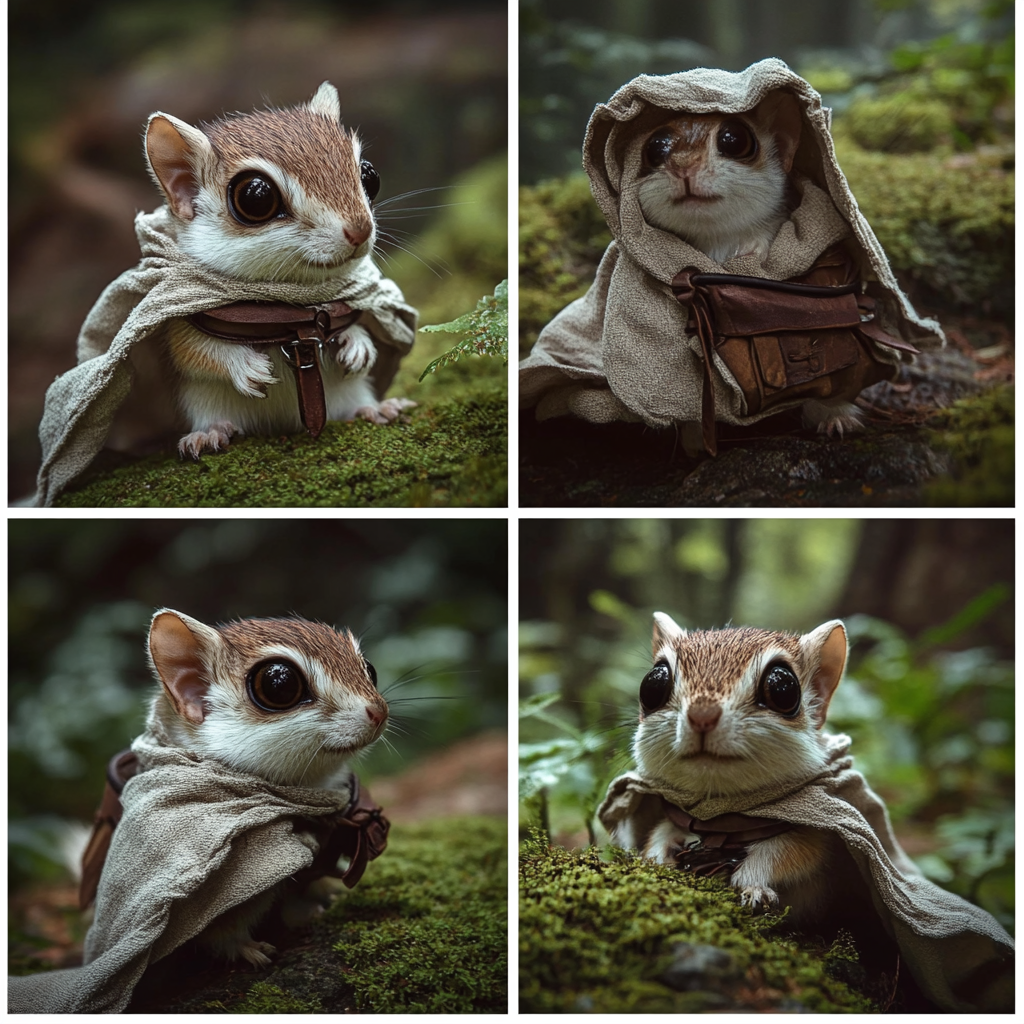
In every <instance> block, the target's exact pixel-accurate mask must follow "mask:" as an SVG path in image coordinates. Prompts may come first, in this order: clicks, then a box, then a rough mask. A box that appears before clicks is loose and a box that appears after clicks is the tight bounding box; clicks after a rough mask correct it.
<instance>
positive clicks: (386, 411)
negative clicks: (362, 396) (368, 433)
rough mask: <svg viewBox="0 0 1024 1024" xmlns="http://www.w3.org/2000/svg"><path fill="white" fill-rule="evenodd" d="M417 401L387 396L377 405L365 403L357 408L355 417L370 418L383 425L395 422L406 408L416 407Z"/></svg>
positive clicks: (371, 420) (373, 421)
mask: <svg viewBox="0 0 1024 1024" xmlns="http://www.w3.org/2000/svg"><path fill="white" fill-rule="evenodd" d="M415 407H416V403H415V402H414V401H412V400H411V399H409V398H385V399H384V401H383V402H377V403H376V404H375V405H364V406H361V407H360V408H358V409H356V413H355V418H356V419H359V420H369V421H370V422H371V423H379V424H381V425H382V426H383V425H386V424H388V423H394V421H395V420H397V419H398V418H399V417H400V416H401V415H402V413H403V412H404V411H405V410H406V409H414V408H415Z"/></svg>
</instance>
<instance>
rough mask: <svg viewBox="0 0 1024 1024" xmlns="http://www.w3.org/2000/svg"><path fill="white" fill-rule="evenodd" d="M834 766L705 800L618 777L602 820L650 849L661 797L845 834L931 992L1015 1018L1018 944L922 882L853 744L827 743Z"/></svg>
mask: <svg viewBox="0 0 1024 1024" xmlns="http://www.w3.org/2000/svg"><path fill="white" fill-rule="evenodd" d="M824 740H825V742H826V752H827V754H828V762H827V764H826V766H825V768H824V769H823V770H821V771H820V772H819V773H817V774H815V775H813V776H811V777H808V778H805V779H801V780H797V781H796V782H787V783H785V784H778V783H772V782H770V781H767V782H766V784H765V786H764V787H763V788H761V789H759V790H756V791H753V792H748V793H743V794H741V795H736V796H730V797H706V796H701V795H699V794H696V793H686V792H681V791H679V790H675V789H673V788H671V787H670V786H668V785H667V784H666V783H664V782H662V781H660V780H657V779H643V778H641V777H640V776H639V775H637V774H636V773H633V772H630V773H627V774H625V775H620V776H619V777H618V778H617V779H614V780H613V781H612V782H611V784H610V785H609V787H608V792H607V794H606V796H605V799H604V803H602V805H601V807H600V809H599V810H598V819H599V820H600V822H601V824H602V825H603V826H604V827H605V828H606V829H607V830H608V832H609V833H610V834H611V836H612V838H613V840H614V842H615V843H616V845H618V846H623V847H626V848H638V849H642V848H643V846H644V844H645V841H646V839H647V837H648V836H649V835H650V833H651V831H652V830H653V829H654V828H655V826H656V825H658V824H659V823H660V822H661V821H664V820H666V815H665V811H664V808H663V804H662V800H661V798H662V797H664V798H665V799H666V800H668V801H669V802H670V803H672V804H675V805H676V806H677V807H680V808H682V809H683V810H684V811H685V812H686V813H688V814H691V815H693V816H694V817H695V818H699V819H703V820H706V819H709V818H714V817H716V816H717V815H719V814H729V813H742V814H749V815H751V816H753V817H756V818H770V819H772V820H775V821H784V822H790V823H791V824H794V825H806V826H809V827H811V828H815V829H821V830H823V831H826V832H832V833H834V834H835V835H837V836H838V837H839V838H840V839H841V840H842V842H843V843H844V845H845V846H846V849H847V850H848V851H849V853H850V855H851V857H852V858H853V861H854V863H855V864H856V865H857V869H858V871H859V872H860V874H861V877H862V878H863V879H864V881H865V883H866V885H867V888H868V891H869V892H870V893H871V899H872V903H873V904H874V908H875V911H876V913H877V914H878V916H879V918H880V919H881V921H882V924H883V926H884V927H885V930H886V931H887V932H888V933H889V935H891V936H892V938H893V939H894V940H895V941H896V943H897V945H898V946H899V949H900V954H901V956H902V957H903V961H904V963H905V964H906V966H907V968H908V969H909V970H910V972H911V974H912V975H913V976H914V979H915V980H916V981H917V983H918V985H919V986H920V987H921V990H922V991H923V992H924V994H925V995H926V996H927V997H928V998H929V999H930V1000H931V1001H932V1002H934V1003H935V1004H936V1005H937V1006H939V1007H940V1008H942V1009H944V1010H950V1011H958V1012H962V1013H973V1012H994V1013H998V1012H1009V1011H1012V1010H1013V995H1014V987H1013V984H1014V982H1013V965H1014V956H1013V949H1014V945H1013V940H1012V939H1011V938H1010V936H1009V935H1008V934H1007V933H1006V931H1005V929H1004V928H1003V927H1002V926H1001V925H1000V924H999V923H998V922H997V921H996V920H995V918H994V917H992V915H991V914H989V913H988V912H987V911H985V910H982V909H981V908H980V907H976V906H975V905H974V904H973V903H968V902H967V901H966V900H964V899H962V898H961V897H959V896H956V895H954V894H953V893H951V892H947V891H946V890H945V889H941V888H940V887H939V886H937V885H935V884H934V883H933V882H930V881H928V879H926V878H924V877H923V876H922V875H921V873H920V871H919V870H918V869H917V867H916V866H915V865H914V863H913V861H911V860H910V858H909V857H908V856H907V855H906V854H905V853H904V852H903V850H902V848H901V847H900V845H899V843H898V842H897V840H896V837H895V835H894V834H893V831H892V826H891V825H890V823H889V814H888V811H887V810H886V807H885V804H884V803H883V801H882V800H881V798H880V797H879V796H878V795H877V794H876V793H874V792H873V791H872V790H871V788H870V787H869V786H868V784H867V781H866V780H865V779H864V776H863V775H861V774H860V772H858V771H854V770H853V758H852V757H850V756H849V749H850V737H849V736H841V735H839V736H831V735H826V736H825V737H824Z"/></svg>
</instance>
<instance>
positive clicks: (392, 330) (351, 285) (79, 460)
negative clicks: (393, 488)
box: [32, 205, 416, 505]
mask: <svg viewBox="0 0 1024 1024" xmlns="http://www.w3.org/2000/svg"><path fill="white" fill-rule="evenodd" d="M177 230H178V222H177V221H176V219H175V218H174V216H173V215H172V214H171V212H170V210H168V208H167V206H166V205H165V206H161V207H160V208H159V209H157V210H155V211H154V212H153V213H148V214H147V213H140V214H139V215H138V216H137V217H136V218H135V233H136V235H137V237H138V239H139V245H140V247H141V249H142V260H141V261H140V262H139V263H138V264H137V265H136V266H135V267H133V268H132V269H131V270H127V271H125V273H123V274H122V275H121V276H120V277H118V278H117V279H116V280H114V281H113V282H112V283H111V284H110V285H108V286H107V288H106V289H105V290H104V291H103V293H102V294H101V295H100V297H99V299H98V300H97V302H96V305H95V306H93V308H92V311H91V312H90V313H89V315H88V316H87V317H86V319H85V323H84V324H83V325H82V330H81V333H80V334H79V337H78V365H77V366H75V367H74V368H73V369H71V370H68V371H67V373H64V374H61V375H60V376H59V377H58V378H57V379H56V380H55V381H54V382H53V383H52V384H51V385H50V387H49V389H48V390H47V392H46V404H45V407H44V409H43V418H42V422H41V423H40V424H39V440H40V442H41V443H42V449H43V459H42V466H41V467H40V470H39V476H38V480H37V491H36V495H35V498H34V499H33V502H32V503H33V504H34V505H52V504H53V502H54V499H55V498H56V497H57V496H58V495H59V494H60V493H61V491H63V490H64V488H65V487H66V486H67V485H68V484H69V483H70V482H71V481H72V480H73V479H74V478H75V477H76V476H78V474H79V473H81V472H82V471H83V470H84V469H85V468H86V467H87V466H88V465H89V463H90V462H92V460H93V459H94V458H95V457H96V455H97V454H98V453H99V451H100V449H101V448H102V447H103V446H104V442H105V441H106V440H107V436H108V434H109V432H110V430H111V426H112V424H113V422H114V417H115V415H116V413H117V412H118V409H119V408H120V407H121V405H122V403H124V402H125V399H126V398H127V397H128V395H129V392H130V391H131V389H132V386H133V376H134V374H133V366H132V365H131V364H132V363H133V362H136V360H137V357H139V356H140V343H141V342H143V341H144V340H145V339H146V338H148V337H150V336H151V335H154V334H155V333H156V332H157V331H158V330H159V328H160V327H161V325H162V324H163V323H164V322H165V321H167V320H169V319H171V318H173V317H185V316H190V315H191V314H193V313H201V312H203V311H205V310H208V309H215V308H217V307H218V306H224V305H227V304H228V303H232V302H246V301H265V302H289V303H292V304H294V305H300V306H305V305H312V304H314V303H318V302H330V301H333V300H335V299H342V300H344V301H345V302H347V303H348V304H349V305H350V306H351V307H352V308H353V309H359V310H362V311H363V315H362V316H361V317H360V319H359V321H358V322H359V323H360V324H361V325H362V326H363V327H365V328H366V329H367V330H368V331H369V333H370V334H371V335H372V336H373V340H374V342H375V344H376V347H377V361H376V363H375V365H374V368H373V371H372V373H371V376H372V377H373V381H374V384H375V386H376V391H377V394H378V396H383V394H384V392H385V391H386V390H387V388H388V387H389V386H390V384H391V381H392V380H393V379H394V375H395V371H396V370H397V369H398V363H399V360H400V359H401V357H402V356H403V355H404V354H405V353H406V352H407V351H408V350H409V349H410V348H411V347H412V343H413V339H414V337H415V333H416V310H414V309H413V308H412V307H411V306H409V305H407V304H406V303H405V301H404V299H403V297H402V293H401V291H400V290H399V288H398V286H397V285H396V284H395V283H394V281H391V280H390V279H389V278H386V277H384V276H383V274H382V273H381V272H380V270H379V269H378V267H377V266H376V265H375V264H374V262H373V260H372V259H371V258H370V256H369V255H365V256H361V257H357V258H356V259H353V260H351V261H349V262H348V263H347V264H346V265H345V266H344V267H343V268H342V269H341V271H340V273H339V274H338V275H337V276H335V277H332V278H330V279H329V280H327V281H324V282H321V283H318V284H314V285H300V284H292V283H288V282H269V281H257V282H251V281H249V282H247V281H239V280H237V279H235V278H232V277H228V276H226V275H224V274H221V273H219V272H218V271H216V270H212V269H211V268H209V267H207V266H205V265H203V264H202V263H200V262H198V261H197V260H195V259H193V258H192V257H190V256H188V255H187V254H186V253H184V252H183V251H182V250H181V249H180V248H179V246H178V243H177ZM167 372H169V371H167ZM158 386H159V383H158ZM162 386H163V391H164V394H163V396H162V398H163V401H164V403H165V404H166V400H167V394H168V392H169V391H170V390H171V387H172V385H171V384H170V383H169V382H168V381H167V380H164V381H163V383H162ZM274 386H275V387H294V383H293V382H292V381H288V380H285V381H282V382H281V384H278V385H274ZM159 397H160V396H155V397H154V402H158V400H159ZM253 401H258V399H253ZM147 402H148V398H147ZM154 415H155V412H154Z"/></svg>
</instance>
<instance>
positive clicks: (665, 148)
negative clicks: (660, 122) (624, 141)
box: [644, 128, 676, 167]
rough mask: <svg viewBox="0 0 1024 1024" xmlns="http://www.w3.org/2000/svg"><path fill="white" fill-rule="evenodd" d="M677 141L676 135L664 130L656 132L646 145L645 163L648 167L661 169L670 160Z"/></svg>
mask: <svg viewBox="0 0 1024 1024" xmlns="http://www.w3.org/2000/svg"><path fill="white" fill-rule="evenodd" d="M675 141H676V137H675V135H673V134H672V132H670V131H667V130H666V129H664V128H663V129H662V130H661V131H657V132H655V133H654V134H653V135H652V136H651V137H650V138H649V139H648V140H647V141H646V142H645V143H644V161H645V162H646V164H647V166H648V167H660V166H661V165H662V164H663V163H664V162H665V161H666V160H667V159H668V157H669V154H670V153H671V152H672V147H673V146H674V145H675Z"/></svg>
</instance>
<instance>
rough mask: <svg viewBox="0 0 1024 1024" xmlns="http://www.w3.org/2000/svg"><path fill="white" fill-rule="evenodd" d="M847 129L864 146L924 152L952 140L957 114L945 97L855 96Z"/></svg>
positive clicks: (882, 150)
mask: <svg viewBox="0 0 1024 1024" xmlns="http://www.w3.org/2000/svg"><path fill="white" fill-rule="evenodd" d="M843 123H844V125H845V126H846V128H847V130H848V131H849V132H850V134H851V135H852V136H853V138H854V139H855V140H856V142H857V143H858V144H859V145H861V146H862V147H863V148H864V149H869V150H874V151H877V152H880V153H921V152H927V151H928V150H931V149H934V148H935V147H936V146H938V145H939V144H940V143H942V142H946V143H949V142H950V140H951V139H952V134H953V127H954V125H953V116H952V114H951V113H950V110H949V107H948V106H947V105H946V104H945V103H943V102H942V101H941V100H934V99H924V98H919V97H916V96H914V95H913V94H908V93H898V94H896V95H894V96H880V97H877V98H872V97H864V98H861V99H857V100H855V101H854V102H853V103H852V104H851V105H850V107H849V109H848V110H847V111H846V113H845V114H843Z"/></svg>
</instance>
